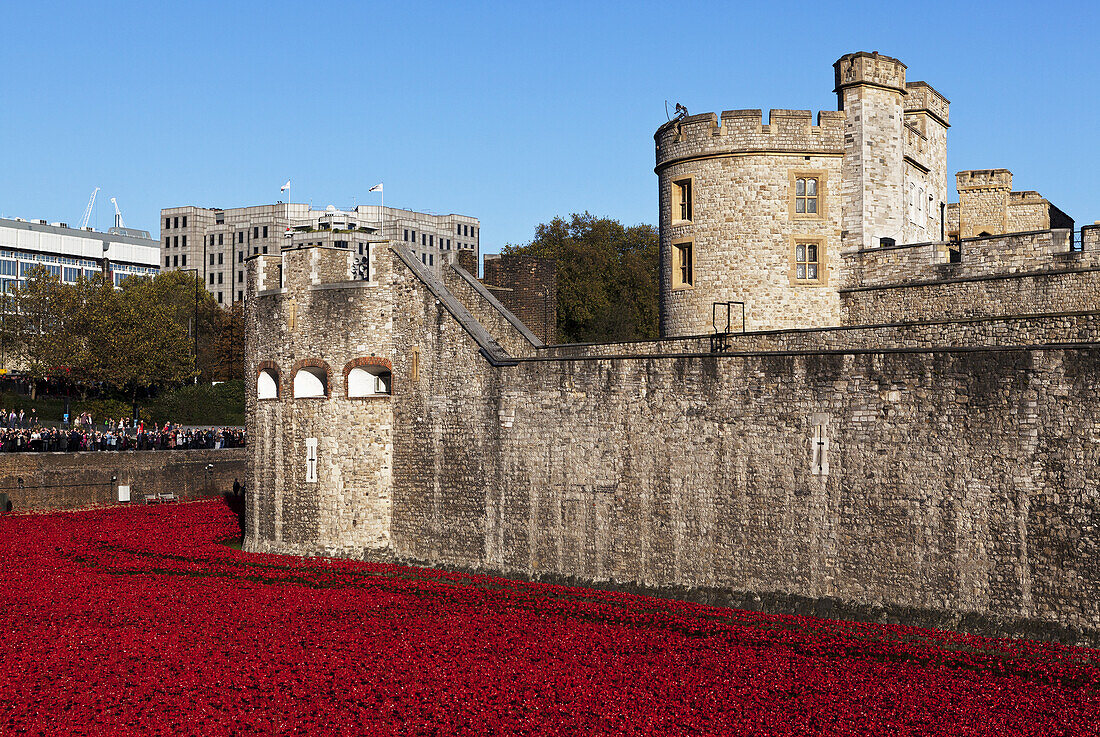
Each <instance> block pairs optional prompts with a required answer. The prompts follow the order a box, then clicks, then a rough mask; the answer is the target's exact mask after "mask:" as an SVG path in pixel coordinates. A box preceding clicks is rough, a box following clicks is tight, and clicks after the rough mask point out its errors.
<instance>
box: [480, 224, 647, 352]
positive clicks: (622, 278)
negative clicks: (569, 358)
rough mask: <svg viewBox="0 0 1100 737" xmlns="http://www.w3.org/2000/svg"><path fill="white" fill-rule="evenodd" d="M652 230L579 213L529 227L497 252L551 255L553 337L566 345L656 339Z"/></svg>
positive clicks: (546, 256) (644, 226)
mask: <svg viewBox="0 0 1100 737" xmlns="http://www.w3.org/2000/svg"><path fill="white" fill-rule="evenodd" d="M657 244H658V237H657V229H656V228H654V227H653V226H652V225H644V224H643V225H634V226H630V227H625V226H623V224H622V223H620V222H619V221H617V220H612V219H610V218H597V217H596V216H594V215H592V214H590V213H588V212H585V213H584V214H583V215H582V214H578V213H573V214H572V215H571V216H570V219H569V220H565V219H563V218H560V217H556V218H554V219H553V220H551V221H550V222H549V223H542V224H540V225H539V226H538V227H536V228H535V237H534V239H533V240H532V241H531V242H529V243H526V244H523V245H512V244H509V245H506V246H505V247H504V248H503V249H502V250H501V252H502V253H504V254H516V255H523V256H539V257H542V258H551V259H554V261H555V263H556V264H557V276H558V335H559V336H560V338H561V340H562V341H564V342H567V343H584V342H599V341H621V340H638V339H645V338H656V337H657V334H658V325H657V263H658V256H657Z"/></svg>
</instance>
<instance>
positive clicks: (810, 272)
mask: <svg viewBox="0 0 1100 737" xmlns="http://www.w3.org/2000/svg"><path fill="white" fill-rule="evenodd" d="M820 256H821V255H820V252H819V249H818V245H817V244H816V243H798V244H796V245H795V247H794V278H795V279H796V280H797V281H807V282H810V281H817V280H818V278H819V274H820V269H821V263H820V261H819V259H820Z"/></svg>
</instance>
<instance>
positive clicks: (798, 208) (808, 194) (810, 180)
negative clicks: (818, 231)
mask: <svg viewBox="0 0 1100 737" xmlns="http://www.w3.org/2000/svg"><path fill="white" fill-rule="evenodd" d="M794 211H795V213H797V214H807V215H816V214H817V177H797V178H796V179H795V180H794Z"/></svg>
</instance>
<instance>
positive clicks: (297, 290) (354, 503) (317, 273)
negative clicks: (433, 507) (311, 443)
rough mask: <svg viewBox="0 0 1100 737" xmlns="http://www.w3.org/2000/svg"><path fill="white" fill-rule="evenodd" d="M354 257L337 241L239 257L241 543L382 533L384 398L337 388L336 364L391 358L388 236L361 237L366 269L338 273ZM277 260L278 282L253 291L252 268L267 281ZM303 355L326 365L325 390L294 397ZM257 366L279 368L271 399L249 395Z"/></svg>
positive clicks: (386, 502)
mask: <svg viewBox="0 0 1100 737" xmlns="http://www.w3.org/2000/svg"><path fill="white" fill-rule="evenodd" d="M353 258H354V254H352V253H350V252H348V251H345V250H343V249H329V248H309V249H301V250H294V251H285V252H283V253H282V255H281V256H268V257H258V258H253V259H251V260H250V261H249V262H248V278H249V283H250V293H249V297H250V298H249V300H248V302H247V307H248V309H247V310H246V336H247V337H246V354H245V355H246V359H245V375H246V376H247V377H249V380H247V381H246V382H245V383H246V392H245V406H246V415H247V425H248V436H249V445H248V452H249V459H250V462H249V473H248V480H247V484H248V488H249V489H252V490H254V493H252V494H250V495H249V499H248V507H247V508H246V517H247V524H246V527H247V538H246V540H245V543H246V546H247V547H248V549H249V550H255V551H278V552H306V551H317V550H326V549H333V550H334V549H337V548H341V549H344V550H346V549H348V548H356V549H358V550H360V551H361V550H363V549H376V548H385V547H386V546H388V545H389V542H390V532H389V528H390V518H391V497H390V493H391V492H390V489H391V473H392V458H391V456H392V425H393V409H392V398H391V397H390V396H386V395H383V396H374V397H366V398H348V396H347V387H346V379H345V369H346V368H347V367H348V365H349V364H350V363H352V362H354V361H359V362H360V363H361V364H362V365H370V366H382V365H385V364H386V363H387V362H390V361H391V356H392V354H393V347H392V339H391V335H392V327H391V321H392V308H393V294H392V292H391V288H390V285H389V282H390V274H391V268H392V267H391V263H390V254H389V250H388V249H387V248H372V249H371V273H372V274H374V275H375V276H374V278H373V279H372V280H371V281H359V282H353V281H348V278H349V277H350V273H351V271H350V269H351V266H350V264H351V260H352V259H353ZM280 265H282V266H283V270H282V271H283V274H284V275H285V279H284V286H283V287H282V288H276V289H270V290H265V291H259V292H258V293H257V291H256V290H255V285H256V284H257V283H258V282H259V275H260V274H265V275H266V277H265V280H264V281H265V283H266V285H268V286H270V285H271V284H272V282H273V281H274V280H273V278H272V275H273V274H278V267H279V266H280ZM275 283H278V282H277V281H275ZM303 364H305V365H308V366H315V367H325V368H326V369H327V384H328V392H327V393H328V396H326V397H312V398H297V399H296V398H294V388H293V385H294V374H295V371H296V370H297V369H298V368H299V367H301V366H302V365H303ZM265 368H271V369H275V370H277V371H278V375H279V385H280V386H279V397H278V398H276V399H257V392H256V381H255V379H256V376H257V374H258V372H259V371H260V370H262V369H265ZM309 438H315V439H317V451H316V457H317V481H316V482H310V481H308V480H307V460H306V459H307V447H306V440H307V439H309Z"/></svg>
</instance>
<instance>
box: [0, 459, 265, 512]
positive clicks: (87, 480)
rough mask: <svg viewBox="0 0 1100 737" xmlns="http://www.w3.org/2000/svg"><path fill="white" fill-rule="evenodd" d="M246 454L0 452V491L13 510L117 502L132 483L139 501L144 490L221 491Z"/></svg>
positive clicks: (185, 494)
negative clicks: (120, 492) (120, 494)
mask: <svg viewBox="0 0 1100 737" xmlns="http://www.w3.org/2000/svg"><path fill="white" fill-rule="evenodd" d="M245 454H246V449H245V448H223V449H220V450H146V451H121V452H117V453H116V452H108V451H102V452H89V453H0V493H4V494H7V495H8V498H9V500H10V501H11V505H12V511H14V512H28V511H42V512H44V511H51V510H56V509H76V508H79V507H93V506H109V505H112V504H118V503H119V501H118V487H119V486H120V485H128V486H129V487H130V499H131V502H132V503H138V504H140V503H142V502H143V496H144V495H145V494H164V493H172V494H176V495H177V496H179V497H180V498H181V499H198V498H202V497H210V496H221V495H222V494H223V493H225V492H227V491H232V490H233V480H234V479H240V481H241V483H244V481H245V470H246V468H245ZM112 479H113V480H112Z"/></svg>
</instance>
